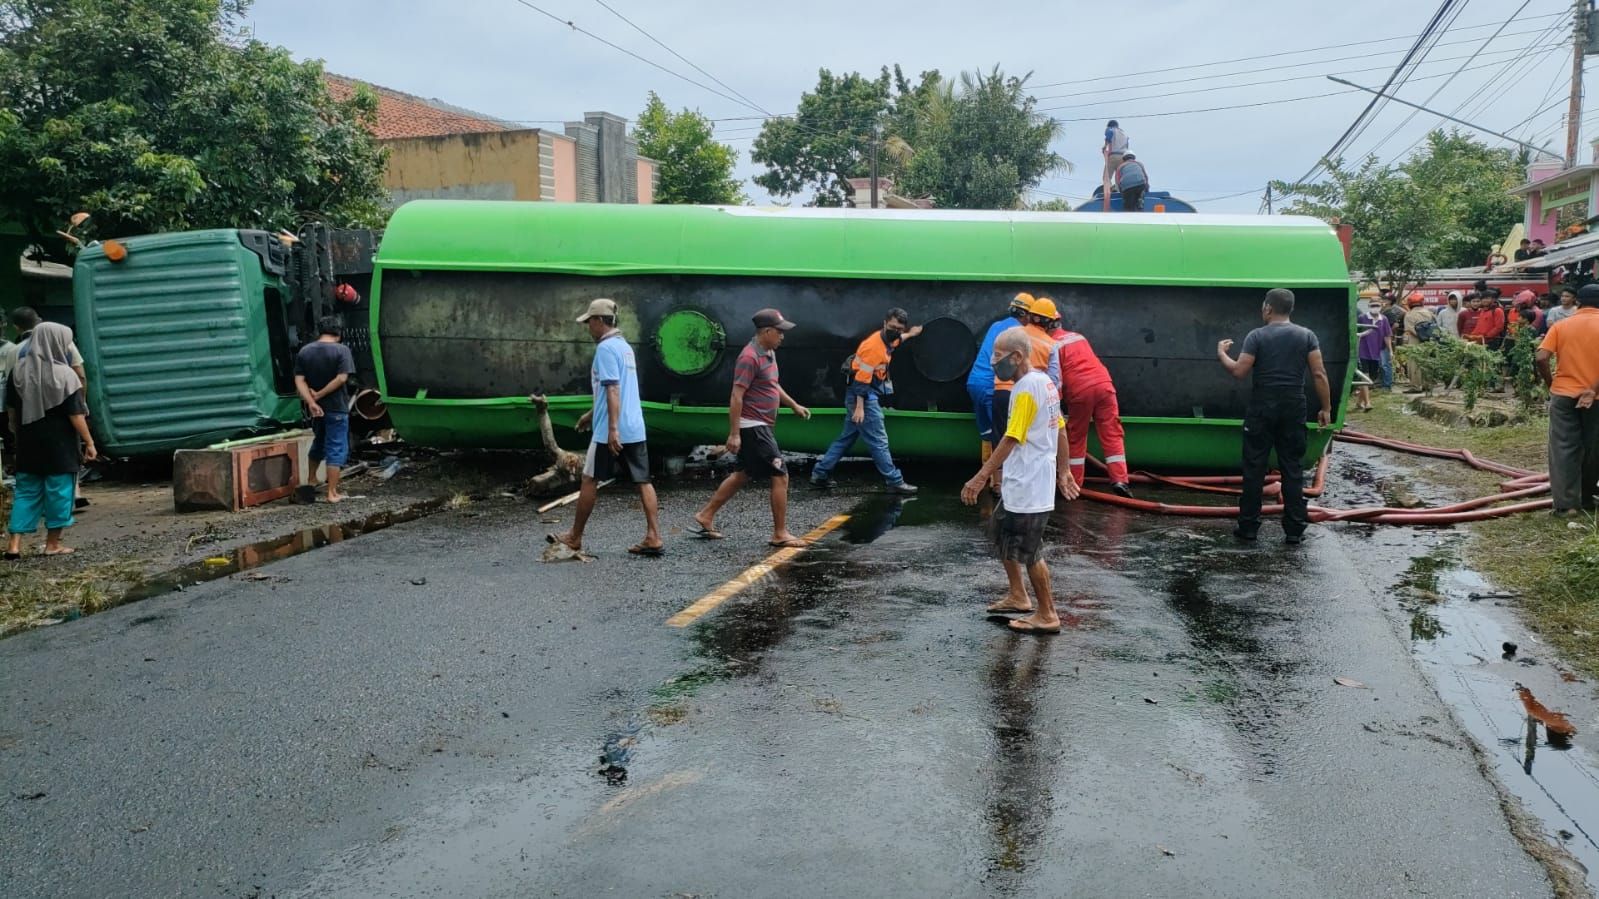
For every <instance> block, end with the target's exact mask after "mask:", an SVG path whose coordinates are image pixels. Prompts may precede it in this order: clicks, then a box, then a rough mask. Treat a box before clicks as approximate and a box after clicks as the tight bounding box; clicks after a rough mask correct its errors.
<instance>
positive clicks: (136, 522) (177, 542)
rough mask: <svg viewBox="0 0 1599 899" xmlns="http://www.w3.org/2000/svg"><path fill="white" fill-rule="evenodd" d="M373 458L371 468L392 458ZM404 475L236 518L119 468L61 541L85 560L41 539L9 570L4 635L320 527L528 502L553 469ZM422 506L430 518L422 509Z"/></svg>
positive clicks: (413, 466)
mask: <svg viewBox="0 0 1599 899" xmlns="http://www.w3.org/2000/svg"><path fill="white" fill-rule="evenodd" d="M394 452H395V450H394V449H393V448H390V447H385V448H384V452H383V453H376V452H374V453H371V454H370V455H371V458H370V459H369V460H368V461H369V462H371V463H376V462H377V461H379V459H380V458H381V456H384V455H388V454H391V453H394ZM398 454H399V455H400V456H401V468H400V470H399V472H398V473H397V474H395V475H394V476H393V477H392V478H389V479H387V480H385V479H383V478H381V477H379V476H378V474H377V465H376V464H373V465H372V466H371V467H369V468H368V469H367V470H366V471H365V472H363V473H360V474H357V475H356V476H354V477H352V478H349V479H347V480H346V481H345V483H344V493H345V494H346V496H347V497H348V498H347V499H346V500H345V501H344V502H341V503H337V504H333V503H328V502H326V501H325V500H323V499H322V494H321V490H320V488H319V490H318V494H317V500H318V501H317V502H316V503H313V504H308V505H301V504H297V503H295V502H293V501H292V500H290V499H284V500H279V501H277V502H272V503H268V504H266V505H263V506H258V507H255V508H250V509H244V510H241V511H238V512H225V511H216V512H182V513H180V512H176V511H174V509H173V504H172V484H171V481H170V480H169V479H168V477H169V472H167V471H162V470H159V469H155V470H152V469H150V468H148V467H145V468H138V467H132V466H127V467H122V468H113V469H112V470H111V471H110V472H108V474H107V477H105V478H104V479H102V480H99V481H95V482H92V483H86V484H85V485H84V488H83V491H84V495H85V496H86V497H88V498H89V500H90V503H91V504H90V506H89V507H88V508H87V509H83V510H80V511H79V512H78V513H77V516H76V517H77V523H76V524H75V525H73V527H71V528H70V529H68V530H67V532H66V535H65V537H64V542H65V543H66V544H67V545H69V546H71V547H73V548H74V549H75V550H76V552H74V553H72V554H71V555H68V556H54V557H45V556H43V555H42V554H40V552H39V549H40V547H42V545H43V542H44V531H43V529H42V528H41V529H40V531H39V532H38V533H37V534H35V535H34V536H33V537H31V538H28V539H26V540H25V541H24V543H23V551H24V558H23V560H22V561H20V562H8V563H4V567H0V635H9V634H12V633H16V632H18V631H22V630H27V629H29V628H32V627H38V626H41V625H47V624H54V623H56V622H58V621H63V620H69V619H72V618H77V617H79V616H81V615H85V614H89V613H91V612H96V611H99V610H100V609H103V608H108V607H110V606H113V605H116V604H118V602H119V601H120V599H121V598H122V597H123V596H124V595H125V594H127V593H128V592H129V591H130V590H135V589H137V588H138V587H139V586H140V585H141V584H143V583H145V582H147V581H149V580H150V579H151V578H155V577H158V576H161V575H162V574H164V573H167V572H172V571H174V570H180V569H183V568H185V566H203V565H204V564H205V563H206V560H208V559H212V560H216V559H230V561H231V560H232V559H233V558H235V557H237V556H239V555H240V554H241V551H245V552H247V551H248V550H249V549H250V548H251V547H254V546H257V545H259V544H270V543H272V542H273V541H286V539H287V538H290V537H292V536H293V535H296V534H300V533H305V534H306V535H307V539H310V537H311V534H313V533H314V532H315V531H316V530H317V529H326V528H332V527H334V526H342V525H346V524H348V523H352V522H363V521H366V520H369V519H372V518H373V517H374V516H377V517H379V518H382V517H383V516H385V515H395V514H400V513H405V512H407V511H408V510H413V509H416V510H417V511H418V512H420V513H422V514H426V513H427V512H429V511H432V509H433V508H434V507H433V506H429V504H430V503H432V504H435V505H443V504H445V503H451V502H453V503H455V504H457V505H458V504H460V503H463V502H470V501H472V499H473V498H482V497H484V496H487V495H493V494H498V493H502V492H503V493H514V494H516V495H520V494H521V491H522V488H523V483H524V482H525V481H526V479H527V478H528V477H529V476H530V475H532V474H534V473H536V472H538V471H541V470H542V469H543V467H544V465H545V464H546V462H547V460H545V459H543V458H542V457H541V454H538V453H522V452H444V453H439V452H432V451H427V450H420V449H409V450H402V451H400V452H399V453H398ZM418 507H421V508H418ZM9 511H10V496H9V493H5V494H0V514H6V513H9Z"/></svg>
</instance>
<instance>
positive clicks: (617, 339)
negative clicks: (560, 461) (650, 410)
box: [546, 298, 665, 556]
mask: <svg viewBox="0 0 1599 899" xmlns="http://www.w3.org/2000/svg"><path fill="white" fill-rule="evenodd" d="M577 321H578V323H579V324H582V325H587V326H588V329H589V336H590V337H592V338H594V343H595V349H594V363H593V365H591V366H590V368H589V380H590V383H591V385H592V387H593V393H594V405H593V408H591V409H590V410H589V411H587V412H585V413H583V415H582V417H581V418H579V419H578V420H577V429H578V430H579V431H586V430H590V429H592V430H593V431H594V439H593V440H591V441H589V448H588V457H587V458H586V459H585V460H584V462H583V485H582V487H580V488H579V490H578V496H577V512H576V514H575V515H574V517H573V519H572V530H570V531H568V532H567V533H565V534H550V535H549V536H548V537H547V538H546V539H548V540H549V541H550V542H551V543H555V542H560V543H564V544H566V546H567V547H568V548H570V549H572V550H573V551H575V552H582V551H583V529H584V528H585V527H587V525H588V521H589V515H590V514H592V513H593V511H594V501H595V500H596V499H597V498H598V496H599V492H600V482H601V481H609V480H612V479H615V480H622V481H627V482H629V483H631V484H633V485H634V486H636V487H637V488H638V494H639V500H640V502H641V503H642V505H643V506H644V539H643V540H642V541H640V542H639V543H636V544H634V545H633V546H632V547H630V548H629V549H628V552H630V553H632V554H633V555H635V556H659V555H661V554H662V553H663V552H664V547H665V543H664V542H663V541H662V540H661V530H660V526H659V524H658V523H657V517H658V516H657V511H658V507H657V504H656V500H655V485H654V484H651V483H650V454H649V447H648V445H647V444H646V443H645V441H644V405H643V404H642V403H641V402H640V401H639V390H638V362H637V360H636V359H635V358H634V356H633V348H632V347H631V346H629V345H628V342H627V340H626V339H625V338H623V337H622V332H621V331H619V330H617V328H616V301H615V300H608V299H603V298H602V299H598V300H595V301H594V302H592V303H590V304H589V307H588V309H587V310H585V311H584V313H583V314H582V315H580V316H578V317H577Z"/></svg>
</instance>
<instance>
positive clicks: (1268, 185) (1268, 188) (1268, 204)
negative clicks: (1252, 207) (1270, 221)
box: [1266, 181, 1271, 215]
mask: <svg viewBox="0 0 1599 899" xmlns="http://www.w3.org/2000/svg"><path fill="white" fill-rule="evenodd" d="M1266 214H1267V215H1271V182H1270V181H1267V182H1266Z"/></svg>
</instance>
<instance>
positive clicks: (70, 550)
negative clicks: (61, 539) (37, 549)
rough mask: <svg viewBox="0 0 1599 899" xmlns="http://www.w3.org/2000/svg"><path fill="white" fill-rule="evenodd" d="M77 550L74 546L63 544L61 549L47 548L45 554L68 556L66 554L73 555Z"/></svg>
mask: <svg viewBox="0 0 1599 899" xmlns="http://www.w3.org/2000/svg"><path fill="white" fill-rule="evenodd" d="M75 552H77V550H75V549H73V548H72V547H70V546H63V547H61V548H60V549H47V550H45V551H44V555H47V556H66V555H71V554H72V553H75Z"/></svg>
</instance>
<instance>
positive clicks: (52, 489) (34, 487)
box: [9, 471, 77, 534]
mask: <svg viewBox="0 0 1599 899" xmlns="http://www.w3.org/2000/svg"><path fill="white" fill-rule="evenodd" d="M76 482H77V476H76V475H70V474H28V473H27V472H25V471H19V472H17V487H16V492H15V493H13V494H12V503H11V523H10V528H9V530H10V531H11V533H13V534H31V533H33V532H34V531H36V530H38V529H39V519H40V518H43V519H44V526H45V527H46V528H49V529H50V530H52V531H54V530H59V529H61V528H70V527H72V494H73V487H74V486H75V485H76Z"/></svg>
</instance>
